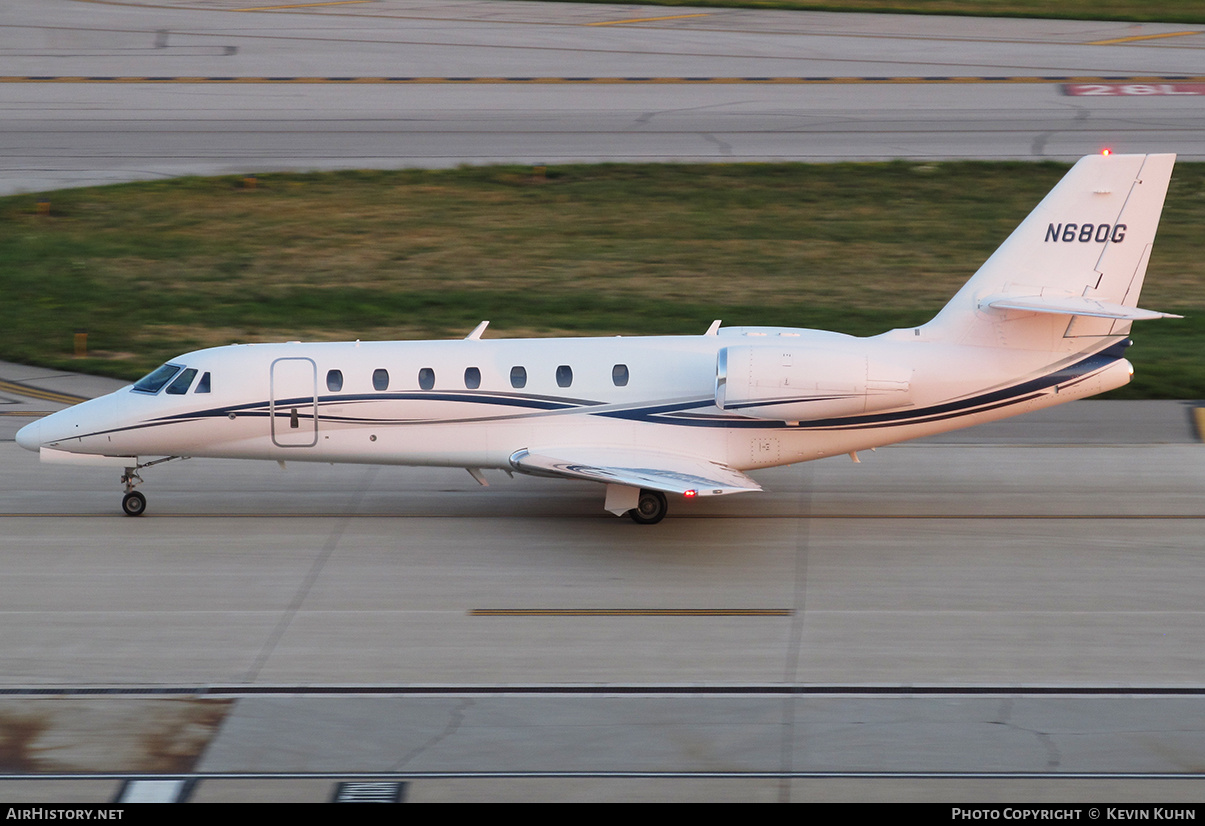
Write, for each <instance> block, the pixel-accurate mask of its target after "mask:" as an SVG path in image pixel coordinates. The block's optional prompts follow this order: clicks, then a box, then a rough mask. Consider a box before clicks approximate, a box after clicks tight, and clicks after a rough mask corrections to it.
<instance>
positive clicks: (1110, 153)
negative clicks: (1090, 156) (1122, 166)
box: [1100, 149, 1113, 158]
mask: <svg viewBox="0 0 1205 826" xmlns="http://www.w3.org/2000/svg"><path fill="white" fill-rule="evenodd" d="M1100 154H1102V155H1104V156H1105V157H1106V158H1107V157H1108V156H1110V155H1112V154H1113V150H1112V149H1102V150H1100Z"/></svg>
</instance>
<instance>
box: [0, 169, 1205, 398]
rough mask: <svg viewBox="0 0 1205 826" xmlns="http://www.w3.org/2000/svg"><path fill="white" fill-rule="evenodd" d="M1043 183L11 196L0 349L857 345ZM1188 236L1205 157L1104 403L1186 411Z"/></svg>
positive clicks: (516, 181) (662, 181)
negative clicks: (574, 342) (648, 337)
mask: <svg viewBox="0 0 1205 826" xmlns="http://www.w3.org/2000/svg"><path fill="white" fill-rule="evenodd" d="M1066 169H1067V166H1066V165H1063V164H1056V163H987V162H948V163H907V162H894V163H877V164H831V165H817V164H730V165H712V164H707V165H670V164H667V165H647V164H601V165H571V166H559V167H548V168H547V169H533V168H531V167H517V166H497V167H465V168H461V169H453V170H403V171H389V172H385V171H366V172H332V173H315V174H271V175H261V176H258V177H257V178H256V179H255V180H254V186H250V185H249V184H248V182H247V181H246V180H245V179H244V178H243V177H241V176H239V177H234V176H229V177H218V178H180V179H174V180H169V181H161V182H153V183H136V184H123V185H116V186H107V187H97V188H90V189H72V190H63V191H60V192H54V193H49V194H43V195H41V196H29V195H24V196H11V197H7V198H3V199H0V284H2V285H3V301H0V358H2V359H7V360H12V361H18V362H25V363H33V364H43V365H48V366H56V367H62V368H69V369H74V370H80V371H83V372H93V373H100V374H106V375H112V376H117V377H121V378H135V377H137V376H139V375H141V374H143V373H145V372H146V371H148V370H149V369H151V368H152V367H154V366H155V365H157V364H159V363H161V362H162V361H164V360H166V359H168V358H170V357H173V356H176V355H178V354H180V353H182V352H186V351H188V350H192V349H197V348H200V347H206V346H213V345H219V344H227V343H231V342H249V341H281V340H292V339H323V340H326V339H356V338H359V339H365V340H368V339H408V338H439V337H459V336H463V335H464V334H465V333H467V332H468V331H469V330H471V329H472V328H473V326H475V325H476V324H477V322H479V321H480V320H481V319H484V318H488V319H490V321H491V327H490V333H489V335H491V336H506V337H516V336H526V335H537V336H543V335H614V334H663V333H664V334H682V333H686V334H690V333H701V332H702V331H703V330H705V329H706V328H707V326H708V324H709V323H710V322H711V321H712V319H715V318H722V319H724V322H725V324H727V325H740V324H769V325H788V326H802V327H817V328H822V329H835V330H839V331H842V332H846V333H851V334H855V335H871V334H875V333H878V332H882V331H884V330H887V329H890V328H892V327H907V326H913V325H916V324H920V323H923V322H925V321H926V320H928V319H929V318H931V317H932V316H933V314H934V313H935V312H936V311H937V310H938V309H939V308H940V307H941V306H942V305H943V304H944V303H945V302H946V301H947V300H948V299H949V298H950V296H952V295H953V294H954V292H955V291H956V290H957V288H958V287H959V286H960V285H961V284H962V283H963V282H964V281H965V280H966V279H967V278H969V277H970V275H971V274H972V273H973V272H974V271H975V269H976V268H977V267H978V266H979V264H980V263H982V262H983V261H984V260H985V259H986V258H987V256H988V255H989V254H990V253H991V252H992V251H993V250H994V249H995V248H996V247H997V246H998V245H999V244H1000V243H1001V242H1002V241H1003V240H1004V238H1005V237H1007V235H1008V234H1009V233H1010V232H1011V231H1012V229H1013V228H1014V227H1015V226H1016V225H1017V223H1018V222H1019V221H1020V220H1021V219H1022V218H1023V217H1024V216H1025V215H1026V214H1027V213H1028V212H1029V211H1030V210H1031V209H1032V208H1033V207H1034V205H1036V204H1037V203H1038V201H1039V200H1041V198H1042V197H1043V196H1044V195H1045V194H1046V192H1047V191H1049V189H1050V188H1051V187H1052V186H1053V185H1054V184H1055V183H1056V182H1057V181H1058V179H1059V178H1060V177H1061V176H1062V175H1063V173H1064V172H1065V171H1066ZM39 200H43V201H46V202H47V203H45V204H43V205H42V206H41V207H39V204H38V201H39ZM47 210H48V213H49V214H42V213H44V212H47ZM1203 223H1205V164H1191V163H1184V164H1179V165H1178V166H1177V168H1176V170H1175V172H1174V173H1173V176H1172V182H1171V188H1170V190H1169V193H1168V199H1167V206H1166V208H1165V210H1164V215H1163V221H1162V223H1161V226H1160V233H1159V238H1158V240H1157V241H1156V244H1155V249H1154V255H1153V258H1152V262H1151V266H1150V270H1149V272H1148V276H1147V285H1146V288H1145V289H1144V292H1143V300H1142V302H1141V303H1142V305H1143V306H1145V307H1150V308H1153V309H1158V310H1163V311H1166V312H1174V313H1180V314H1183V315H1185V316H1187V318H1185V319H1183V320H1165V321H1158V322H1148V323H1140V324H1137V325H1135V336H1134V338H1135V341H1136V342H1137V345H1136V346H1135V347H1133V348H1132V349H1131V350H1130V351H1129V354H1130V358H1131V360H1132V361H1133V362H1134V364H1135V367H1136V371H1137V373H1136V376H1135V380H1134V382H1133V383H1131V384H1130V385H1129V386H1128V387H1126V388H1123V389H1122V390H1120V391H1115V393H1114V397H1115V398H1205V359H1202V354H1205V280H1203V279H1202V278H1201V276H1200V272H1201V257H1200V256H1201V253H1200V244H1199V237H1200V227H1201V226H1202V224H1203ZM78 332H87V334H88V339H87V344H88V354H87V356H86V357H84V358H76V357H74V356H73V345H74V341H75V334H76V333H78Z"/></svg>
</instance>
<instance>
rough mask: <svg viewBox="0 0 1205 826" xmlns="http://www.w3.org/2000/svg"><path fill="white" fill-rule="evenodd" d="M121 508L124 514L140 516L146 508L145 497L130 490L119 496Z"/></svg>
mask: <svg viewBox="0 0 1205 826" xmlns="http://www.w3.org/2000/svg"><path fill="white" fill-rule="evenodd" d="M121 509H122V510H123V511H125V512H126V516H142V513H143V511H145V510H146V497H145V496H143V495H142V494H141V493H139V492H138V491H136V490H132V491H130V492H129V493H127V494H126V495H125V496H123V497H122V498H121Z"/></svg>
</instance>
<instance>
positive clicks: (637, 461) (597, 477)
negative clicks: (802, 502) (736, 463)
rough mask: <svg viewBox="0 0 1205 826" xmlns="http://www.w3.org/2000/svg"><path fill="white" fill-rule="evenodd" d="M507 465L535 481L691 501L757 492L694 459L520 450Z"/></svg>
mask: <svg viewBox="0 0 1205 826" xmlns="http://www.w3.org/2000/svg"><path fill="white" fill-rule="evenodd" d="M510 464H511V467H513V468H514V469H515V470H517V471H520V472H522V473H530V474H533V475H535V476H559V477H562V478H566V479H587V480H589V481H591V482H605V483H607V484H610V485H627V486H629V487H634V488H649V489H651V490H659V491H662V492H663V493H681V494H686V493H687V492H688V491H695V493H694V494H691V495H698V496H723V495H725V494H728V493H745V492H747V491H755V490H761V485H759V484H757V482H754V481H753V480H752V479H750V478H749V477H748V476H746V475H745V474H743V473H741V472H740V471H739V470H733V469H732V468H730V467H727V466H726V465H721V464H717V463H715V462H712V461H708V460H707V459H702V458H699V457H697V456H682V455H679V454H674V453H658V452H656V451H651V450H638V449H634V448H603V447H581V448H560V447H558V448H550V449H548V450H546V451H544V450H539V449H536V450H520V451H517V452H516V453H514V454H513V455H512V456H511V457H510Z"/></svg>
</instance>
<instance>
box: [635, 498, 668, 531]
mask: <svg viewBox="0 0 1205 826" xmlns="http://www.w3.org/2000/svg"><path fill="white" fill-rule="evenodd" d="M668 510H669V507H668V506H667V505H666V504H665V494H664V493H662V492H661V491H659V490H642V491H640V499H638V500H637V502H636V507H634V508H632V509H631V510H630V511H628V516H630V517H632V521H633V522H635V523H636V524H637V525H656V524H657V523H658V522H660V521H661V520H662V519H664V518H665V514H666V512H667V511H668Z"/></svg>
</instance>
